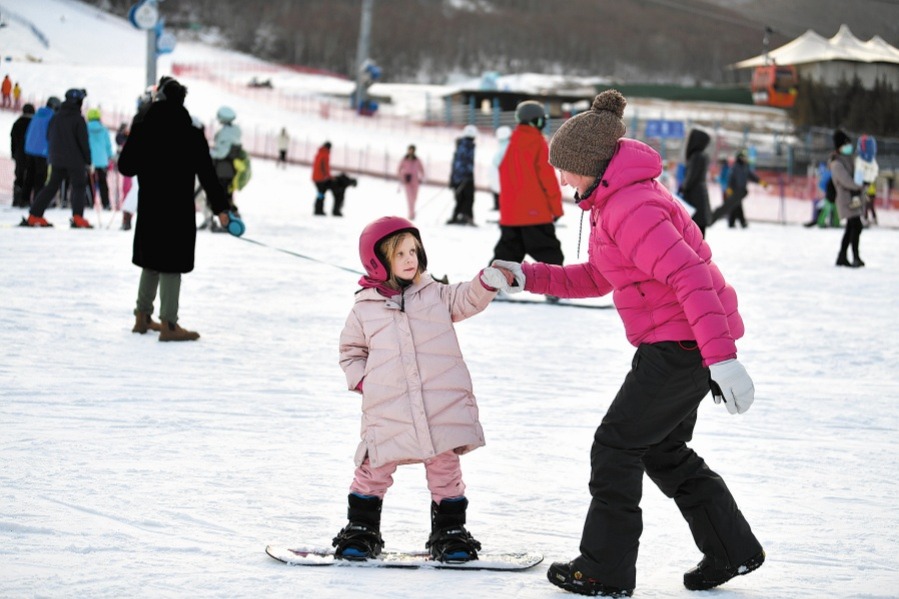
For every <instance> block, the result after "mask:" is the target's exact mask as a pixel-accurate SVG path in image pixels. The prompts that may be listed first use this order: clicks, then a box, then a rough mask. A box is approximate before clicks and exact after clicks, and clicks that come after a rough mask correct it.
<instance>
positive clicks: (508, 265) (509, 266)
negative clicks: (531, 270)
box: [490, 260, 525, 293]
mask: <svg viewBox="0 0 899 599" xmlns="http://www.w3.org/2000/svg"><path fill="white" fill-rule="evenodd" d="M490 266H498V267H500V268H505V269H506V270H508V271H509V272H511V273H512V276H514V277H515V283H514V284H513V285H506V287H505V288H504V289H503V291H505V292H506V293H518V292H519V291H524V281H525V279H524V272H522V270H521V264H520V263H519V262H509V261H508V260H494V261H493V263H492V264H491V265H490Z"/></svg>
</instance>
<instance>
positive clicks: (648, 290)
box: [522, 138, 743, 365]
mask: <svg viewBox="0 0 899 599" xmlns="http://www.w3.org/2000/svg"><path fill="white" fill-rule="evenodd" d="M661 172H662V162H661V158H660V156H659V154H658V153H657V152H656V151H655V150H653V149H652V148H650V147H649V146H647V145H646V144H644V143H642V142H639V141H637V140H633V139H626V138H623V139H621V140H619V142H618V148H617V150H616V153H615V156H614V157H613V158H612V161H611V162H610V163H609V166H608V168H607V169H606V171H605V173H603V176H602V180H601V182H600V184H599V185H598V186H597V188H596V190H595V191H594V192H592V193H591V194H590V195H589V196H588V197H587V198H585V199H583V200H582V201H581V202H580V203H579V204H578V205H579V206H580V207H581V208H582V209H583V210H586V211H589V218H590V242H589V249H588V261H587V262H586V263H583V264H573V265H568V266H554V265H547V264H539V263H538V264H524V265H522V269H523V270H524V273H525V276H526V287H525V288H526V289H527V290H528V291H534V292H536V293H548V294H551V295H555V296H558V297H595V296H598V295H605V294H606V293H609V292H610V291H611V292H613V300H614V302H615V307H616V308H617V309H618V313H619V315H620V316H621V319H622V321H623V322H624V327H625V331H626V333H627V338H628V340H629V341H630V342H631V344H633V345H634V346H638V345H640V344H641V343H657V342H661V341H686V340H695V341H696V342H697V343H698V345H699V349H700V351H701V352H702V356H703V361H704V363H705V364H706V365H709V364H714V363H717V362H721V361H723V360H726V359H729V358H733V357H736V351H737V350H736V343H735V340H736V339H739V338H740V337H742V336H743V321H742V319H741V318H740V314H739V312H738V311H737V295H736V292H735V291H734V290H733V288H732V287H730V285H728V284H727V283H726V282H725V280H724V277H723V276H722V274H721V272H720V271H719V270H718V267H717V266H716V265H715V263H714V262H712V252H711V249H710V248H709V246H708V244H707V243H705V241H704V240H703V238H702V233H701V232H700V230H699V228H698V227H697V226H696V225H695V223H693V221H692V220H691V219H690V216H689V215H688V214H687V212H686V211H685V210H684V208H683V207H682V206H681V205H680V203H679V202H678V201H677V200H675V199H674V198H673V197H672V196H671V194H670V193H669V192H668V190H667V189H665V188H664V187H663V186H662V185H660V184H659V183H658V182H657V181H656V180H655V179H656V177H658V176H659V175H660V174H661Z"/></svg>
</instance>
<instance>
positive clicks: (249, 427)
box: [0, 0, 899, 599]
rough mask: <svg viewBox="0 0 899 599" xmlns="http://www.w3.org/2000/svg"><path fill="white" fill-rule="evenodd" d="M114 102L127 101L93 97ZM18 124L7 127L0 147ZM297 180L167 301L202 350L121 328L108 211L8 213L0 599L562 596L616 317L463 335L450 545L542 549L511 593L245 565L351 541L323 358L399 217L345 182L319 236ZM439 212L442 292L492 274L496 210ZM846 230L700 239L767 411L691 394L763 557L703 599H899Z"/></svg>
mask: <svg viewBox="0 0 899 599" xmlns="http://www.w3.org/2000/svg"><path fill="white" fill-rule="evenodd" d="M32 4H37V5H41V6H43V7H45V8H46V9H47V10H46V11H44V14H48V15H51V16H53V17H54V18H56V15H58V14H59V13H60V12H62V11H63V10H69V9H70V8H71V7H72V6H79V5H73V4H71V3H70V2H67V1H55V0H42V1H41V2H36V3H35V2H33V1H30V0H5V1H4V2H3V8H13V9H16V10H19V11H21V12H23V13H24V12H26V11H27V10H30V9H29V7H30V6H31V5H32ZM76 12H77V11H73V12H71V13H69V14H68V17H67V20H66V22H67V23H69V24H71V23H76V25H77V24H78V23H79V22H78V21H77V19H78V17H77V16H76ZM33 18H35V19H36V18H37V17H33ZM35 22H36V23H38V21H37V20H36V21H35ZM82 25H83V26H84V27H86V24H84V23H82ZM13 26H14V23H13V24H12V25H11V26H10V27H8V28H5V29H3V30H0V40H2V39H4V38H3V37H2V36H4V35H6V31H7V30H8V29H10V28H11V27H13ZM84 27H82V29H83V28H84ZM47 28H48V29H50V28H49V26H48V27H47ZM56 35H58V36H59V37H58V38H56V37H55V36H56ZM137 36H138V37H137V42H136V49H135V50H134V52H136V53H137V55H138V56H140V52H141V51H142V48H143V46H142V45H141V43H142V38H141V34H139V33H138V34H137ZM67 40H68V38H66V37H65V36H64V35H63V34H62V33H59V34H54V37H51V44H53V45H54V46H55V45H60V46H63V47H66V45H67V44H69V45H72V44H73V42H71V41H70V40H69V41H67ZM185 46H187V45H185ZM181 50H182V51H184V52H188V51H189V48H187V47H185V48H182V49H181ZM177 51H178V50H176V52H177ZM4 53H9V52H7V51H6V50H4ZM121 53H122V54H124V53H125V50H124V49H123V50H122V52H121ZM61 54H62V56H63V57H64V56H67V54H66V53H65V52H61ZM122 60H124V59H122ZM57 61H58V64H57ZM86 61H87V59H85V62H82V63H78V64H70V63H67V62H65V60H64V58H58V59H56V58H54V60H53V61H50V60H47V61H45V62H44V63H42V64H41V69H42V71H41V73H42V76H41V80H42V81H43V82H44V83H45V84H46V85H48V88H52V89H53V90H54V92H53V93H58V94H61V93H62V92H63V91H65V89H66V88H67V87H70V86H72V85H80V84H78V83H69V82H70V81H72V80H73V79H75V78H76V77H75V75H76V74H81V73H83V72H86V71H92V70H94V71H96V72H97V73H100V72H101V71H103V69H101V68H100V67H92V66H90V65H88V64H86ZM135 63H136V64H137V65H142V62H141V61H140V60H136V61H135ZM7 66H8V67H9V69H10V71H15V72H18V68H19V66H20V64H19V62H17V61H13V62H11V63H8V64H7ZM34 68H37V67H34ZM131 68H132V69H134V68H138V67H134V66H132V67H131ZM105 77H107V75H104V76H103V78H105ZM108 77H110V78H114V77H115V75H109V76H108ZM138 80H139V81H140V80H142V74H141V77H138ZM98 81H99V79H98ZM185 82H186V83H187V85H188V86H189V87H190V90H191V95H190V96H189V98H188V104H189V108H191V110H196V111H200V112H203V113H204V114H209V113H211V112H214V109H215V107H217V106H218V105H219V104H220V103H221V99H220V98H218V97H215V96H213V95H212V92H214V91H215V90H214V89H212V86H211V85H209V86H208V91H209V95H206V91H204V90H206V89H207V85H208V84H204V83H200V82H197V83H194V82H192V81H190V80H186V81H185ZM137 85H138V87H140V85H139V82H138V84H137ZM107 92H108V93H109V94H110V96H111V95H112V94H114V93H118V92H116V91H114V90H111V89H110V90H107V89H106V88H104V87H102V85H101V83H99V82H98V83H97V88H96V89H95V90H94V89H91V90H89V93H91V96H90V97H91V98H94V97H104V96H105V94H106V93H107ZM134 95H135V93H133V92H131V91H129V92H128V95H127V98H129V99H133V97H134ZM123 101H124V100H123ZM251 108H252V107H250V106H247V109H246V110H245V113H246V114H247V115H248V117H247V118H248V119H249V115H251V114H253V111H252V110H251ZM257 112H262V111H257ZM260 118H264V115H263V116H260ZM302 122H303V126H306V127H308V128H314V129H317V130H320V131H322V132H327V131H328V129H327V128H328V125H329V124H328V123H319V122H315V120H314V119H313V120H309V119H308V117H303V121H302ZM11 123H12V115H9V114H6V113H4V114H2V116H0V129H3V130H8V127H9V125H11ZM297 125H298V126H299V119H298V121H297ZM393 142H394V143H396V144H398V145H402V144H404V143H406V139H405V137H403V138H398V139H394V140H393ZM309 175H310V173H309V170H308V169H307V168H305V167H290V168H288V169H286V170H281V169H277V168H276V167H275V166H274V165H273V164H271V163H268V162H266V161H262V160H257V161H255V162H254V178H253V180H252V181H251V183H250V185H249V186H248V187H247V188H246V190H244V192H242V193H241V194H240V195H239V197H238V204H239V205H240V208H241V212H242V213H243V215H244V217H245V220H246V223H247V227H248V229H247V233H246V239H236V238H233V237H231V236H229V235H214V234H210V233H201V234H200V236H199V239H198V242H197V268H196V270H195V271H194V272H193V273H191V274H189V275H186V276H185V277H184V280H183V287H182V294H181V310H180V317H181V322H182V324H183V325H184V326H186V327H187V328H191V329H196V330H198V331H199V332H200V333H201V335H202V337H201V339H200V340H199V341H198V342H195V343H183V344H165V343H158V342H157V341H156V338H155V335H153V334H148V335H144V336H141V335H136V334H132V333H131V332H130V329H131V325H132V324H133V316H132V313H131V312H132V309H133V307H134V301H135V296H136V292H137V283H138V277H139V270H138V268H137V267H135V266H133V265H131V263H130V256H131V239H132V237H131V235H130V234H128V233H124V232H121V231H119V230H117V221H116V222H114V223H113V226H112V227H111V228H109V229H106V228H104V227H101V228H98V229H95V230H91V231H83V230H71V229H69V228H68V227H67V226H66V223H67V220H68V216H69V214H68V213H67V212H66V211H62V210H58V209H51V210H49V211H48V212H47V217H48V219H49V220H50V221H52V222H54V223H56V225H57V226H56V227H55V228H53V229H49V230H33V229H24V228H18V227H16V226H15V224H16V223H17V222H18V221H19V219H20V217H21V215H22V214H23V211H21V210H20V209H12V208H10V207H9V206H2V207H0V255H2V256H3V262H2V264H3V267H2V268H0V293H2V299H0V322H2V323H3V324H2V327H0V347H2V348H4V351H3V359H2V360H0V459H2V462H0V463H2V468H0V597H4V598H5V597H10V598H18V597H117V598H118V597H184V596H193V597H261V596H297V597H316V598H318V597H321V598H335V599H336V598H343V597H382V598H385V599H387V598H390V599H393V598H395V597H410V598H421V599H424V598H429V599H430V598H443V597H446V598H459V597H485V598H486V597H521V598H541V597H561V596H564V594H563V593H561V592H560V591H558V589H556V588H555V587H553V586H551V585H550V584H549V583H548V582H546V566H547V565H548V562H550V561H554V560H563V559H570V558H572V557H574V556H575V555H576V554H577V545H578V539H579V535H580V530H581V526H582V522H583V517H584V514H585V512H586V509H587V506H588V502H589V495H588V491H587V480H588V477H589V450H590V443H591V441H592V435H593V432H594V430H595V427H596V426H597V425H598V424H599V421H600V419H601V418H602V415H603V413H604V411H605V409H606V407H607V406H608V404H609V403H610V402H611V400H612V398H613V397H614V394H615V392H616V391H617V389H618V386H619V384H620V382H621V380H622V379H623V377H624V375H625V373H626V372H627V370H628V368H629V365H630V359H631V356H632V353H633V348H632V347H630V346H629V345H628V344H627V342H626V340H625V339H624V333H623V327H622V325H621V323H620V320H619V318H618V316H617V314H616V313H615V311H614V310H579V309H569V308H558V307H551V306H543V305H531V306H515V305H510V304H505V303H497V304H495V305H492V306H490V307H489V308H488V309H487V310H486V311H485V312H484V313H483V314H481V315H479V316H477V317H475V318H473V319H471V320H469V321H466V322H464V323H460V324H459V325H458V327H457V330H458V334H459V337H460V342H461V344H462V349H463V352H464V354H465V357H466V359H467V362H468V365H469V368H470V369H471V372H472V376H473V380H474V385H475V392H476V394H477V396H478V400H479V405H480V408H481V417H482V423H483V426H484V429H485V432H486V435H487V446H486V447H484V448H482V449H479V450H477V451H475V452H473V453H471V454H469V455H467V456H465V457H464V458H463V462H462V464H463V470H464V473H465V480H466V483H467V485H468V492H467V495H468V497H469V499H470V501H471V507H470V510H469V528H470V529H471V530H472V532H473V533H474V534H475V536H476V537H477V538H479V539H480V540H481V542H482V543H483V544H484V547H485V550H519V549H526V550H531V551H539V552H542V553H544V554H545V555H546V558H547V561H546V563H544V564H541V565H540V566H537V567H536V568H534V569H532V570H529V571H527V572H522V573H491V572H478V573H474V572H447V571H394V570H372V569H345V568H290V567H286V566H284V565H282V564H279V563H277V562H275V561H273V560H272V559H270V558H268V557H267V556H266V555H265V554H264V548H265V546H266V544H268V543H278V544H296V545H322V546H327V545H329V544H330V539H331V538H332V537H333V535H334V534H335V533H336V532H337V530H338V529H339V528H340V527H341V526H342V525H343V524H344V521H345V513H346V508H345V501H346V493H347V487H348V485H349V483H350V480H351V477H352V472H353V463H352V457H353V452H354V450H355V447H356V444H357V442H358V426H359V399H358V397H357V396H356V395H355V394H352V393H349V392H347V391H345V390H344V386H345V383H344V378H343V373H342V372H341V370H340V368H339V367H338V365H337V337H338V335H339V332H340V329H341V328H342V326H343V322H344V319H345V317H346V315H347V313H348V312H349V310H350V307H351V305H352V301H353V292H354V291H355V290H356V289H357V285H356V280H357V279H358V276H357V275H355V274H353V273H352V272H347V270H344V269H345V268H348V269H351V270H355V269H359V268H360V266H361V265H360V264H359V258H358V253H357V239H358V235H359V232H360V231H361V229H362V227H363V226H364V225H365V224H366V223H368V222H370V221H371V220H372V219H374V218H376V217H378V216H381V215H384V214H400V215H402V214H403V213H404V212H403V211H404V200H403V198H402V196H401V194H399V193H398V192H397V187H396V183H395V182H391V181H384V180H381V179H376V178H369V177H360V180H359V185H358V187H357V188H351V189H350V190H349V191H348V193H347V203H346V207H345V214H346V216H345V217H344V218H343V219H337V218H333V217H330V216H328V217H318V218H316V217H313V216H312V200H313V195H314V190H313V187H312V185H311V183H310V181H309ZM753 202H755V203H753ZM451 203H452V201H451V198H450V193H449V191H448V190H446V189H444V188H439V187H425V188H423V190H422V192H421V195H420V211H419V212H420V216H419V218H418V221H417V224H418V225H419V226H420V228H421V230H422V235H423V238H424V242H425V245H426V248H427V251H428V257H429V262H430V264H431V267H432V272H433V273H434V274H437V275H443V274H447V275H448V276H449V278H450V280H452V281H459V280H463V279H465V278H469V277H471V276H473V275H474V274H475V273H476V272H477V271H478V270H479V269H480V268H481V267H483V266H484V265H485V264H486V263H487V261H488V260H489V259H490V257H491V254H492V247H493V245H494V243H495V242H496V240H497V238H498V231H497V230H496V228H495V226H493V225H490V224H488V221H489V220H491V219H494V218H495V213H492V212H490V211H489V205H490V204H491V201H490V199H489V198H488V196H487V195H486V194H478V196H477V200H476V206H475V212H476V214H475V216H476V220H477V221H478V222H479V223H480V224H481V226H479V227H476V228H468V227H448V226H445V225H444V224H443V222H444V221H445V220H446V218H447V217H448V216H449V211H450V209H451ZM327 205H328V206H330V197H329V199H328V204H327ZM777 209H778V206H777V205H776V203H775V201H774V200H772V199H770V198H769V197H767V196H764V195H761V194H759V195H757V196H755V199H753V200H750V203H749V204H747V212H748V213H749V214H750V215H753V214H755V215H757V216H761V215H762V212H765V211H768V212H771V213H773V214H776V212H777ZM566 210H567V213H566V215H565V216H564V217H563V219H562V220H561V221H560V229H559V236H560V238H561V239H562V242H563V247H564V250H565V254H566V258H567V261H568V262H575V261H577V260H578V255H577V254H578V247H577V246H578V237H579V235H578V234H579V218H578V217H579V214H578V211H577V209H576V208H574V207H573V206H570V205H569V206H566ZM87 216H88V218H89V219H90V220H92V221H94V222H97V221H98V217H97V215H96V214H95V213H94V212H93V211H92V210H91V211H89V212H88V213H87ZM890 218H892V215H891V214H889V213H886V214H884V215H883V219H890ZM109 219H110V214H109V213H103V214H101V215H100V217H99V220H100V222H101V223H102V224H103V225H105V224H106V223H107V222H108V220H109ZM585 232H586V229H585ZM840 236H841V231H839V230H833V229H828V230H819V229H805V228H802V227H799V226H795V225H787V226H784V225H779V224H771V223H764V222H753V223H752V224H751V225H750V227H749V228H748V229H746V230H739V229H737V230H730V229H727V228H726V226H724V225H723V224H720V223H719V224H717V225H715V226H714V227H712V228H711V229H710V230H709V232H708V240H709V243H710V244H711V246H712V249H713V251H714V253H715V257H716V261H717V263H718V264H719V266H720V267H721V269H722V271H723V272H724V274H725V276H726V277H727V278H728V280H729V281H730V282H731V283H732V284H733V285H734V287H735V288H736V289H737V292H738V294H739V297H740V304H741V311H742V313H743V317H744V319H745V321H746V328H747V334H746V336H745V337H744V338H743V339H742V340H741V341H740V342H739V344H738V346H739V350H740V358H741V361H742V362H743V363H744V364H745V365H746V367H747V369H748V370H749V372H750V374H751V375H752V376H753V378H754V381H755V384H756V389H757V399H756V403H755V405H754V406H753V408H752V409H751V410H750V411H749V412H748V413H747V414H745V415H743V416H739V417H735V416H730V415H729V414H727V412H726V410H724V408H723V407H721V406H715V405H714V404H713V403H712V402H711V401H707V402H705V403H704V404H703V406H702V407H701V408H700V419H699V424H698V426H697V430H696V435H695V440H694V442H693V446H694V448H695V449H696V450H697V451H698V452H699V453H700V454H701V455H703V456H704V457H705V458H706V460H707V461H708V462H709V464H710V465H711V466H712V467H713V468H714V469H715V470H717V471H718V472H719V473H720V474H722V476H724V478H725V480H726V481H727V483H728V485H729V486H730V488H731V490H732V491H733V492H734V495H735V496H736V498H737V501H738V503H739V505H740V508H741V509H742V510H743V512H744V514H745V515H746V516H747V518H748V520H749V522H750V523H751V525H752V526H753V530H754V531H755V533H756V534H757V536H758V537H759V539H760V540H761V541H762V543H763V545H764V546H765V549H766V551H767V553H768V561H767V562H766V564H765V565H764V567H763V568H762V569H761V570H759V571H758V572H757V573H754V574H752V575H751V576H747V577H741V578H738V579H735V580H733V581H732V582H731V583H729V584H727V585H726V586H724V587H722V588H721V589H719V590H717V591H714V592H712V593H709V594H708V596H712V595H714V596H716V597H735V598H736V597H745V598H749V597H758V598H762V597H764V598H766V599H781V598H782V599H796V598H800V599H819V598H820V597H855V598H863V599H874V598H878V599H879V598H887V597H897V596H899V591H897V589H899V557H897V554H899V512H897V510H896V508H895V504H894V501H895V497H896V496H897V495H899V480H897V479H899V435H897V429H899V408H897V403H896V398H897V396H899V372H897V369H896V368H895V365H896V364H897V363H899V349H897V346H896V345H894V344H893V341H894V337H895V334H896V331H897V330H899V316H897V311H896V300H895V295H896V290H897V289H899V264H897V259H896V256H897V251H899V243H897V233H896V231H895V230H891V229H887V228H884V227H879V228H878V227H873V228H870V229H867V230H865V232H864V233H863V235H862V255H863V257H864V259H865V260H866V261H867V264H868V266H867V267H866V268H864V269H858V270H852V269H845V268H836V267H835V266H834V265H833V263H834V260H835V258H836V253H837V248H838V245H839V241H840ZM251 240H252V241H256V242H258V243H251V242H250V241H251ZM580 254H581V256H580V258H581V259H583V258H584V254H585V249H584V248H581V251H580ZM593 302H594V303H595V304H598V305H608V304H609V299H608V298H599V299H596V300H593ZM395 478H396V483H395V485H394V487H393V488H392V489H391V491H390V493H389V494H388V496H387V499H386V502H385V508H384V520H383V532H384V537H385V540H386V542H387V548H388V549H394V550H396V549H420V548H421V547H423V545H424V542H425V540H426V538H427V533H428V526H429V525H428V503H429V496H428V493H427V490H426V487H425V481H424V474H423V471H422V468H421V467H419V466H406V467H403V468H401V469H400V470H399V471H398V473H397V476H396V477H395ZM642 507H643V513H644V521H645V531H644V534H643V538H642V545H641V552H640V558H639V562H638V583H637V585H638V586H637V592H636V596H638V597H646V598H666V599H667V598H686V597H696V596H697V595H696V594H695V593H691V592H689V591H686V590H685V589H684V588H683V585H682V583H681V576H682V572H683V571H684V570H686V569H688V568H689V567H691V566H692V565H694V564H695V563H696V562H697V561H699V559H700V557H701V556H700V555H699V554H698V552H697V550H696V548H695V546H693V543H692V540H691V539H690V535H689V532H688V529H687V526H686V524H685V523H684V522H683V520H682V519H681V517H680V515H679V512H678V511H677V509H676V508H675V506H674V504H673V502H671V501H669V500H668V499H667V498H665V497H664V496H663V495H662V494H661V493H660V492H659V491H658V490H656V489H655V488H654V486H653V485H652V483H651V482H649V481H648V480H647V483H646V490H645V497H644V500H643V505H642ZM699 596H705V594H700V595H699Z"/></svg>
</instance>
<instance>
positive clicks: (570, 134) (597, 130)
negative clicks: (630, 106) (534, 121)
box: [549, 89, 627, 177]
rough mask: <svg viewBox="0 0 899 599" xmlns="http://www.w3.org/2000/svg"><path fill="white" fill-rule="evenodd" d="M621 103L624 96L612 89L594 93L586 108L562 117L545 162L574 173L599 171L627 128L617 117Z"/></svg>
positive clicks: (602, 168)
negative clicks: (547, 160) (590, 104)
mask: <svg viewBox="0 0 899 599" xmlns="http://www.w3.org/2000/svg"><path fill="white" fill-rule="evenodd" d="M625 106H627V100H626V99H625V98H624V96H622V95H621V92H619V91H618V90H616V89H608V90H606V91H604V92H602V93H601V94H599V95H598V96H596V98H594V99H593V105H592V106H591V107H590V110H587V111H586V112H582V113H580V114H578V115H576V116H573V117H571V118H570V119H568V120H567V121H565V123H563V124H562V126H561V127H559V130H558V131H556V134H555V135H553V138H552V141H551V142H550V145H549V163H550V164H551V165H553V166H554V167H556V168H558V169H561V170H563V171H567V172H569V173H574V174H576V175H585V176H590V177H599V176H600V175H602V173H603V172H604V171H605V170H606V167H607V166H608V165H609V161H611V160H612V156H614V155H615V150H616V148H617V147H618V140H619V139H620V138H621V137H623V136H624V132H625V131H626V130H627V127H626V126H625V125H624V121H622V120H621V117H622V116H624V107H625Z"/></svg>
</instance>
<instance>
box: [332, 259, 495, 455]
mask: <svg viewBox="0 0 899 599" xmlns="http://www.w3.org/2000/svg"><path fill="white" fill-rule="evenodd" d="M479 277H480V273H479V274H478V276H477V277H475V279H474V280H472V281H470V282H467V283H456V284H453V285H445V284H443V283H438V282H437V281H434V280H433V279H432V278H431V277H430V276H429V275H428V274H427V273H423V274H422V276H421V282H420V283H416V284H414V285H412V286H410V287H408V288H407V289H406V290H405V292H404V294H403V295H402V296H400V295H399V294H398V295H396V296H394V297H393V298H386V297H384V296H382V295H381V294H380V293H378V292H377V290H376V289H374V288H371V289H364V290H363V291H360V292H359V293H357V294H356V303H355V305H354V306H353V309H352V311H351V312H350V315H349V317H348V318H347V321H346V325H345V326H344V329H343V332H342V333H341V334H340V366H341V368H343V370H344V373H345V374H346V379H347V386H348V388H349V389H350V390H355V389H356V388H357V386H358V385H359V382H360V381H363V379H364V382H363V393H362V432H361V436H362V442H361V443H360V444H359V448H358V450H357V451H356V457H355V462H356V465H357V466H358V465H360V464H362V462H363V460H364V459H365V455H366V454H368V457H369V460H370V461H371V464H372V466H373V467H378V466H382V465H384V464H386V463H389V462H399V463H412V462H420V461H423V460H426V459H429V458H433V457H434V456H436V455H437V454H440V453H443V452H445V451H449V450H454V451H456V452H457V453H460V454H462V453H467V452H469V451H471V450H473V449H476V448H478V447H481V446H482V445H484V431H483V429H482V428H481V424H480V422H479V421H478V406H477V403H476V401H475V397H474V394H473V392H472V384H471V375H470V374H469V372H468V368H467V367H466V366H465V362H464V360H463V358H462V351H461V349H460V347H459V341H458V339H457V337H456V331H455V329H454V326H453V323H455V322H459V321H460V320H464V319H466V318H469V317H470V316H474V315H475V314H477V313H478V312H481V311H482V310H484V308H486V307H487V305H488V304H490V301H491V300H492V299H493V298H494V296H496V292H495V291H491V290H489V289H487V288H486V287H484V285H483V284H481V281H480V278H479Z"/></svg>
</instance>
